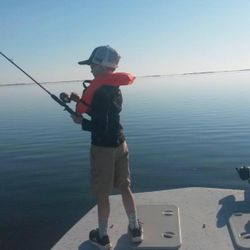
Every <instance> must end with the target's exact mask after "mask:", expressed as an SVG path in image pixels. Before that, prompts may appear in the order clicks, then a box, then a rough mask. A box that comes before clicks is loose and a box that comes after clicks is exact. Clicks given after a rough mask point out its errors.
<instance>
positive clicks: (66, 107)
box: [0, 52, 76, 115]
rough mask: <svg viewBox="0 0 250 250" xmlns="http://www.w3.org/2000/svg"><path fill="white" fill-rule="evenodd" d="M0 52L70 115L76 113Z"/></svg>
mask: <svg viewBox="0 0 250 250" xmlns="http://www.w3.org/2000/svg"><path fill="white" fill-rule="evenodd" d="M0 54H1V55H2V56H3V57H4V58H5V59H7V60H8V61H9V62H10V63H11V64H13V65H14V66H15V67H16V68H18V69H19V70H20V71H22V72H23V73H24V74H25V75H26V76H28V77H29V78H30V79H31V80H32V81H33V82H34V83H36V84H37V85H38V86H39V87H40V88H42V89H43V90H44V91H45V92H47V93H48V94H49V95H50V97H51V98H52V99H53V100H54V101H56V102H57V103H58V104H60V105H61V106H63V107H64V108H65V109H64V110H66V111H67V112H68V113H70V114H71V115H76V113H75V112H74V111H73V110H72V109H71V108H70V107H69V106H68V105H67V104H66V103H65V102H63V101H61V100H60V99H59V98H58V97H57V96H56V95H54V94H52V93H51V92H49V91H48V90H47V89H46V88H44V87H43V86H42V85H41V84H40V83H39V82H37V81H36V80H35V79H34V78H33V77H31V76H30V75H29V74H28V73H27V72H25V71H24V70H23V69H22V68H21V67H19V66H18V65H17V64H15V63H14V62H13V61H12V60H11V59H10V58H9V57H7V56H6V55H5V54H4V53H2V52H0Z"/></svg>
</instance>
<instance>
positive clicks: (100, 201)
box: [97, 195, 110, 237]
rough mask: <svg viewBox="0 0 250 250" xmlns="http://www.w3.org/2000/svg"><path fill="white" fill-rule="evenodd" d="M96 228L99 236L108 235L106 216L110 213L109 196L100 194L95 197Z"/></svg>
mask: <svg viewBox="0 0 250 250" xmlns="http://www.w3.org/2000/svg"><path fill="white" fill-rule="evenodd" d="M97 209H98V229H99V235H100V237H103V236H105V235H108V232H107V231H108V218H109V214H110V204H109V196H108V195H101V196H99V197H98V198H97Z"/></svg>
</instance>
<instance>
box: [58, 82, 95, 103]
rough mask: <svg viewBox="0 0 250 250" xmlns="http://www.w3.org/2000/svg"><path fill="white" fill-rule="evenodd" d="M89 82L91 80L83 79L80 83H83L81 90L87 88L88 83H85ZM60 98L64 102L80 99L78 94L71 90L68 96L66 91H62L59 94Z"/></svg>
mask: <svg viewBox="0 0 250 250" xmlns="http://www.w3.org/2000/svg"><path fill="white" fill-rule="evenodd" d="M91 82H92V80H85V81H83V83H82V85H83V87H84V90H83V92H84V91H85V90H86V89H87V88H88V86H89V85H87V84H90V83H91ZM60 99H61V100H62V101H63V102H64V103H70V102H71V101H74V102H78V101H79V100H80V97H79V95H78V94H76V93H74V92H72V93H71V94H70V96H69V95H68V94H67V93H65V92H62V93H61V94H60Z"/></svg>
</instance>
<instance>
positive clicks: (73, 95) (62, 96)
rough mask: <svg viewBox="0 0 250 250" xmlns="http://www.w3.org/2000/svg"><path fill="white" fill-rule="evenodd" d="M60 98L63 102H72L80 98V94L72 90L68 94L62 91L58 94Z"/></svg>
mask: <svg viewBox="0 0 250 250" xmlns="http://www.w3.org/2000/svg"><path fill="white" fill-rule="evenodd" d="M60 99H61V100H62V101H63V102H64V103H70V102H71V101H73V102H78V101H79V100H80V96H79V95H78V94H76V93H74V92H72V93H71V94H70V96H69V95H68V94H67V93H65V92H62V93H61V94H60Z"/></svg>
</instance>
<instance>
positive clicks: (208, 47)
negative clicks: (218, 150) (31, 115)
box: [0, 0, 250, 84]
mask: <svg viewBox="0 0 250 250" xmlns="http://www.w3.org/2000/svg"><path fill="white" fill-rule="evenodd" d="M249 13H250V1H248V0H235V1H232V0H220V1H218V0H216V1H215V0H199V1H198V0H189V1H188V0H186V1H184V0H183V1H181V0H176V1H174V0H172V1H170V0H126V1H124V0H74V1H70V0H60V1H59V0H50V1H48V0H43V1H38V0H32V1H28V0H26V1H25V0H24V1H19V0H2V1H1V8H0V51H1V52H3V53H5V54H6V55H8V56H9V57H10V58H12V59H14V60H15V62H16V63H17V64H18V65H19V66H21V67H23V68H24V69H25V70H26V71H27V72H28V73H30V74H31V75H32V76H33V77H34V78H35V79H36V80H38V81H40V82H43V81H57V80H71V79H85V78H89V77H91V74H90V70H89V68H88V67H86V66H79V65H78V64H77V62H78V61H79V60H83V59H87V58H88V57H89V55H90V53H91V52H92V50H93V49H94V48H95V47H96V46H99V45H110V46H112V47H114V48H115V49H116V50H117V51H118V52H119V53H120V54H121V61H120V66H119V69H118V70H119V71H128V72H132V73H134V74H135V75H150V74H172V73H182V72H194V71H207V70H231V69H245V68H250V15H249ZM12 82H14V83H16V82H29V80H28V79H27V77H26V76H25V75H23V74H22V73H21V72H19V71H18V70H17V69H16V68H14V67H13V66H12V65H11V64H10V63H9V62H8V61H6V59H4V58H2V57H1V58H0V84H1V83H12Z"/></svg>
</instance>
